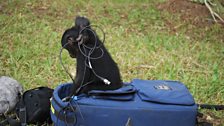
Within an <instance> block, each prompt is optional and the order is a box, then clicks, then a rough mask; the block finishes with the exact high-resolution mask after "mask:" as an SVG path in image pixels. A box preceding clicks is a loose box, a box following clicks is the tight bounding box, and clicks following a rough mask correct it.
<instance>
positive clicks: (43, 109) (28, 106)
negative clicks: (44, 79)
mask: <svg viewBox="0 0 224 126" xmlns="http://www.w3.org/2000/svg"><path fill="white" fill-rule="evenodd" d="M52 93H53V89H50V88H48V87H38V88H35V89H31V90H28V91H26V92H24V93H23V95H22V98H20V101H19V102H18V103H17V105H16V114H17V116H18V117H19V119H20V121H21V124H23V123H25V124H38V125H41V124H43V123H51V119H50V98H51V97H52ZM23 108H25V110H26V112H25V113H24V112H22V113H21V109H23Z"/></svg>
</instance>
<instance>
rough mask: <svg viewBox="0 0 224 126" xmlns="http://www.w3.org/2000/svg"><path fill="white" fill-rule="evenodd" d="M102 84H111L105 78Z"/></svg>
mask: <svg viewBox="0 0 224 126" xmlns="http://www.w3.org/2000/svg"><path fill="white" fill-rule="evenodd" d="M103 82H104V83H105V84H107V85H110V83H111V82H110V81H109V80H107V79H105V78H104V79H103Z"/></svg>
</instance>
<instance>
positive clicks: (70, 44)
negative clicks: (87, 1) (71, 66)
mask: <svg viewBox="0 0 224 126" xmlns="http://www.w3.org/2000/svg"><path fill="white" fill-rule="evenodd" d="M89 25H90V23H89V20H88V19H87V18H84V17H76V19H75V26H73V27H72V28H70V29H67V30H66V31H65V32H64V34H63V36H62V40H61V44H62V46H63V47H64V48H65V49H67V51H68V52H69V54H70V56H71V57H72V58H76V54H77V52H78V42H80V38H79V33H80V31H81V30H82V29H83V28H84V27H86V26H89ZM82 37H83V38H85V39H84V40H83V41H84V42H85V41H87V38H88V35H87V34H85V32H82ZM65 44H66V45H65Z"/></svg>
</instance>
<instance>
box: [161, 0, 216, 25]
mask: <svg viewBox="0 0 224 126" xmlns="http://www.w3.org/2000/svg"><path fill="white" fill-rule="evenodd" d="M157 7H158V9H159V10H162V11H168V12H169V13H172V14H179V15H180V19H181V20H182V21H184V22H186V23H190V24H192V25H195V26H198V27H204V26H208V25H210V24H212V22H213V21H212V20H211V15H210V12H209V10H208V9H207V8H206V7H205V6H204V5H201V4H198V3H194V2H191V1H189V0H168V1H167V2H165V3H162V4H159V5H158V6H157Z"/></svg>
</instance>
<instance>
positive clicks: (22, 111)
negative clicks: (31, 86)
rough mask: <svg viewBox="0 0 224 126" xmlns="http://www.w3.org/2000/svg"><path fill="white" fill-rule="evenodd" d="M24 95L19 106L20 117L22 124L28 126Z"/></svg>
mask: <svg viewBox="0 0 224 126" xmlns="http://www.w3.org/2000/svg"><path fill="white" fill-rule="evenodd" d="M23 97H24V95H22V97H21V99H20V100H21V104H20V108H19V119H20V122H21V126H26V125H27V120H26V106H25V103H24V100H23Z"/></svg>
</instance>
